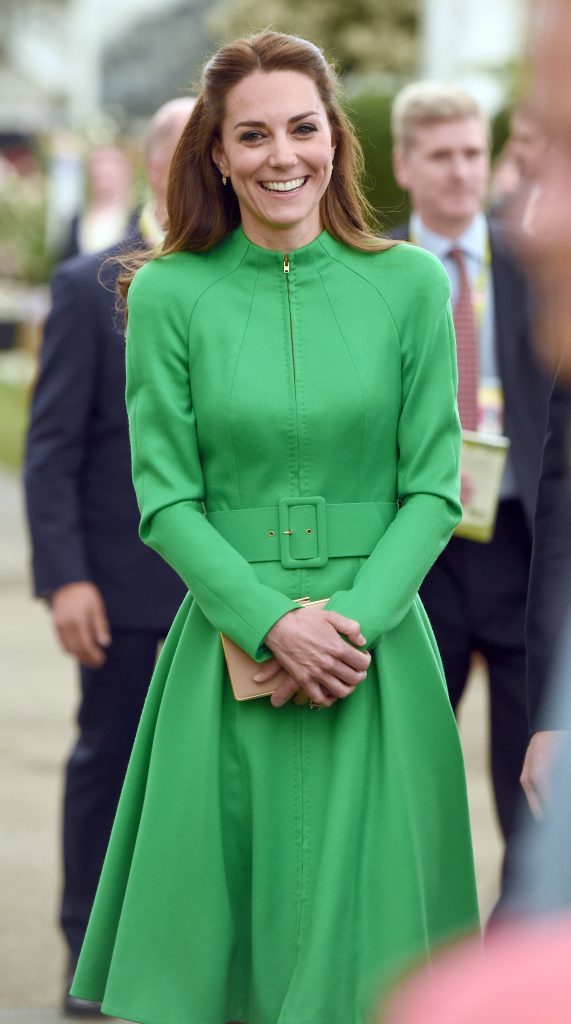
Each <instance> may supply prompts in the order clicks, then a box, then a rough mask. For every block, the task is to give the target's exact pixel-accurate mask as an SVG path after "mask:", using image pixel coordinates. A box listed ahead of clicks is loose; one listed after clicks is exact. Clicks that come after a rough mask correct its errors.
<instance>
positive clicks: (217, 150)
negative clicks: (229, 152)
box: [211, 142, 229, 177]
mask: <svg viewBox="0 0 571 1024" xmlns="http://www.w3.org/2000/svg"><path fill="white" fill-rule="evenodd" d="M211 156H212V159H213V161H214V163H215V164H216V166H217V168H218V170H219V171H220V174H225V175H226V177H228V176H229V175H228V163H227V161H226V157H225V156H224V150H223V149H222V146H221V145H220V142H215V143H214V145H213V146H212V152H211Z"/></svg>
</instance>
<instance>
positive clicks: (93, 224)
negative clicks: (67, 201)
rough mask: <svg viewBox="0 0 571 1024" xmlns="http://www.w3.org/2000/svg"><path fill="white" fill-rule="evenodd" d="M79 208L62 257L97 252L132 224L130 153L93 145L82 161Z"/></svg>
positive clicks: (115, 145)
mask: <svg viewBox="0 0 571 1024" xmlns="http://www.w3.org/2000/svg"><path fill="white" fill-rule="evenodd" d="M85 189H86V195H85V203H84V206H83V209H82V210H81V211H80V212H79V213H77V214H76V215H75V216H74V217H73V218H72V221H71V224H70V227H69V237H68V240H67V244H66V246H65V249H64V251H63V254H62V259H64V260H65V259H69V258H70V257H72V256H77V255H78V254H79V253H97V252H101V251H102V250H104V249H108V248H109V247H110V246H112V245H115V244H117V243H118V242H120V241H121V240H122V239H123V238H124V237H125V235H126V234H127V233H128V232H129V230H130V229H132V228H133V227H136V219H137V214H136V213H134V212H133V164H132V159H131V154H130V153H129V152H128V151H127V150H126V149H125V148H124V147H123V146H120V145H119V144H118V143H108V144H107V145H104V146H97V147H96V148H95V149H93V150H91V152H90V153H89V154H88V156H87V160H86V183H85Z"/></svg>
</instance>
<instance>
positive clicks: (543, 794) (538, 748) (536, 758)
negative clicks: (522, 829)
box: [519, 729, 565, 821]
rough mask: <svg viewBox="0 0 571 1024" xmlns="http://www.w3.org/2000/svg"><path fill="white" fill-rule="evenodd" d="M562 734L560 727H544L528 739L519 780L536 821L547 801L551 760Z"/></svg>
mask: <svg viewBox="0 0 571 1024" xmlns="http://www.w3.org/2000/svg"><path fill="white" fill-rule="evenodd" d="M564 736H565V732H564V730H562V729H544V730H541V731H540V732H534V734H533V736H532V737H531V739H530V741H529V745H528V748H527V751H526V754H525V760H524V762H523V768H522V770H521V775H520V780H519V781H520V782H521V784H522V786H523V789H524V792H525V795H526V798H527V802H528V804H529V809H530V811H531V813H532V814H533V816H534V818H536V820H537V821H541V819H542V818H543V815H544V813H545V808H546V807H547V804H548V802H549V790H550V788H551V777H552V771H553V762H554V760H555V755H556V754H557V751H558V750H559V747H560V745H561V741H562V739H563V737H564Z"/></svg>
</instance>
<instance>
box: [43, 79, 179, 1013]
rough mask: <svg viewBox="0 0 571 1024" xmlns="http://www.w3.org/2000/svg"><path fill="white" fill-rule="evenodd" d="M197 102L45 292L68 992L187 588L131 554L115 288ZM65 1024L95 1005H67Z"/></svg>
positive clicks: (47, 528) (175, 104) (156, 205)
mask: <svg viewBox="0 0 571 1024" xmlns="http://www.w3.org/2000/svg"><path fill="white" fill-rule="evenodd" d="M193 104H194V101H193V100H192V99H190V98H180V99H177V100H173V101H171V102H170V103H169V104H166V105H165V106H164V107H162V108H161V109H160V110H159V111H158V112H157V114H155V116H154V118H153V120H152V122H151V126H150V130H149V133H148V137H147V143H146V151H145V157H146V170H147V175H148V179H149V184H150V189H151V194H152V200H151V201H150V203H149V204H148V205H147V207H146V208H145V210H144V211H143V215H142V217H141V229H142V231H143V233H141V231H138V232H137V233H135V234H131V235H130V236H129V237H127V239H126V240H125V243H124V244H123V246H116V247H114V248H112V249H110V250H107V251H106V252H103V253H100V254H99V255H94V256H78V257H75V258H74V259H71V260H67V261H66V262H64V263H63V264H61V265H60V267H59V268H58V270H57V271H56V273H55V275H54V278H53V282H52V308H51V312H50V314H49V316H48V319H47V321H46V325H45V331H44V339H43V345H42V349H41V355H40V366H39V374H38V378H37V383H36V387H35V391H34V395H33V399H32V407H31V419H30V428H29V434H28V442H27V451H26V460H25V489H26V499H27V510H28V519H29V527H30V533H31V539H32V552H33V575H34V586H35V593H36V594H37V595H38V596H39V597H44V598H45V599H46V600H47V601H48V602H49V607H50V610H51V615H52V620H53V624H54V628H55V631H56V633H57V636H58V639H59V641H60V644H61V646H62V647H63V648H64V650H65V651H67V652H68V653H69V654H71V655H73V656H74V657H75V658H77V659H78V661H79V671H80V683H81V701H80V705H79V711H78V716H77V724H78V729H79V732H78V737H77V740H76V743H75V745H74V747H73V750H72V752H71V756H70V758H69V761H68V763H67V769H66V779H65V795H64V807H63V857H64V884H63V897H62V904H61V925H62V928H63V932H64V936H65V939H66V942H67V945H68V948H69V966H68V980H70V976H71V975H72V974H73V968H74V965H75V962H76V960H77V957H78V955H79V951H80V949H81V945H82V942H83V937H84V934H85V929H86V926H87V922H88V919H89V914H90V911H91V905H92V902H93V898H94V895H95V889H96V886H97V882H98V879H99V874H100V870H101V866H102V863H103V858H104V855H105V851H106V848H107V842H108V839H109V834H110V831H111V826H112V824H113V819H114V815H115V810H116V806H117V802H118V799H119V795H120V791H121V786H122V782H123V777H124V774H125V770H126V767H127V762H128V759H129V755H130V752H131V747H132V744H133V740H134V736H135V731H136V728H137V724H138V721H139V717H140V713H141V710H142V706H143V702H144V699H145V696H146V692H147V688H148V685H149V682H150V678H151V675H152V671H153V667H154V663H155V659H156V654H157V646H158V644H159V642H160V641H161V640H162V639H163V638H164V636H165V635H166V633H167V631H168V629H169V627H170V625H171V622H172V620H173V617H174V615H175V613H176V611H177V608H178V606H179V604H180V603H181V601H182V599H183V597H184V593H185V588H184V585H183V583H182V581H181V580H180V579H178V577H177V576H175V574H174V573H173V571H172V570H171V569H170V568H169V567H168V566H167V565H166V564H165V562H163V560H162V559H161V558H159V557H158V556H157V555H156V554H155V553H154V552H152V551H151V550H150V549H149V548H148V547H146V546H145V545H144V544H142V542H141V541H140V540H139V537H138V524H139V512H138V508H137V502H136V498H135V492H134V489H133V485H132V482H131V460H130V448H129V434H128V421H127V414H126V409H125V365H124V362H125V356H124V339H123V330H122V323H121V315H120V314H118V312H117V310H116V299H115V284H116V280H117V275H118V264H117V262H115V261H113V257H116V256H117V255H118V253H119V251H120V249H121V248H127V249H133V248H135V247H139V246H143V245H148V244H155V243H156V242H157V241H159V240H160V237H161V230H162V229H161V225H162V224H163V223H164V220H165V217H166V187H167V180H168V167H169V164H170V160H171V157H172V155H173V153H174V149H175V147H176V144H177V142H178V139H179V137H180V133H181V131H182V129H183V127H184V124H185V123H186V121H187V119H188V116H189V114H190V112H191V110H192V107H193ZM64 1009H65V1011H66V1013H68V1014H75V1015H83V1016H86V1015H90V1014H97V1016H99V1009H98V1007H97V1006H96V1004H91V1003H86V1002H84V1001H83V1000H77V999H73V998H72V997H71V996H69V992H68V985H67V984H66V992H65V997H64Z"/></svg>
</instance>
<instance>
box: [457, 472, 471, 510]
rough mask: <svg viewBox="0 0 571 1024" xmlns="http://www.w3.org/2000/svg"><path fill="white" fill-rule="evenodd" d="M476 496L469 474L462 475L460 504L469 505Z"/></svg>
mask: <svg viewBox="0 0 571 1024" xmlns="http://www.w3.org/2000/svg"><path fill="white" fill-rule="evenodd" d="M473 494H474V484H473V483H472V478H471V477H470V476H469V475H468V473H462V472H461V473H460V504H461V505H462V507H464V505H469V504H470V502H471V500H472V496H473Z"/></svg>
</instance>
